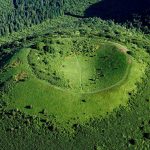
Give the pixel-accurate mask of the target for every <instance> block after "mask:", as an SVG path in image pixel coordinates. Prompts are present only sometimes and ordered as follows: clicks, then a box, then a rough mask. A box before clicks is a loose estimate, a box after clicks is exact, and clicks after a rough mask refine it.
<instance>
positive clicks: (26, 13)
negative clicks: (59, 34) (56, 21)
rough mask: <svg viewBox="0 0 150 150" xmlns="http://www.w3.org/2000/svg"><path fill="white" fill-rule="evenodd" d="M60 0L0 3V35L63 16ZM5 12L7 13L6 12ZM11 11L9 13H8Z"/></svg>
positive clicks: (25, 0) (15, 0)
mask: <svg viewBox="0 0 150 150" xmlns="http://www.w3.org/2000/svg"><path fill="white" fill-rule="evenodd" d="M62 4H63V1H62V0H13V1H12V0H9V1H8V0H7V1H2V3H1V16H0V35H5V34H8V33H12V32H13V31H18V30H19V29H22V28H24V27H30V26H31V25H32V24H38V23H41V22H42V21H43V20H46V19H49V18H53V17H55V16H59V15H61V14H63V11H62ZM6 10H7V11H6ZM8 10H11V11H8Z"/></svg>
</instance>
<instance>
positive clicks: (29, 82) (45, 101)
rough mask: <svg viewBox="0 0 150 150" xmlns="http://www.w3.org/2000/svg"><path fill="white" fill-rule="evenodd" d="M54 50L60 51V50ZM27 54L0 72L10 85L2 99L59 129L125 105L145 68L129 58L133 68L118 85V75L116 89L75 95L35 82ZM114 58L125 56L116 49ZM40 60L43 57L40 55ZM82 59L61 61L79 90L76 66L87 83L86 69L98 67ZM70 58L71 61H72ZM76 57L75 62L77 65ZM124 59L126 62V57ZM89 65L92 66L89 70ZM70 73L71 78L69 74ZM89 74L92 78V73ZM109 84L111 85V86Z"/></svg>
mask: <svg viewBox="0 0 150 150" xmlns="http://www.w3.org/2000/svg"><path fill="white" fill-rule="evenodd" d="M108 45H109V44H108ZM64 47H65V46H64ZM104 47H105V46H104ZM106 47H107V46H106ZM109 47H110V46H109ZM57 50H58V51H59V48H58V49H57ZM30 51H31V49H30V48H28V49H27V48H26V49H22V50H20V51H19V52H17V53H16V54H15V55H14V56H13V58H12V59H11V60H10V61H9V62H8V65H6V66H5V67H6V68H5V69H4V71H2V73H1V80H2V81H3V82H4V81H7V83H9V89H7V93H5V92H4V93H3V99H5V98H6V97H5V96H7V97H9V101H10V103H9V108H18V109H19V110H21V111H23V112H25V113H27V114H30V115H31V114H32V115H36V116H41V117H43V118H49V119H51V118H53V119H54V118H55V119H54V120H55V121H54V122H55V123H56V124H57V125H58V124H59V126H63V127H68V126H69V127H70V126H72V125H73V124H74V123H84V122H86V121H88V120H89V119H90V118H95V117H99V116H103V115H105V114H107V113H108V112H112V111H113V109H115V108H116V107H118V106H119V105H126V103H127V101H128V97H129V95H128V93H129V92H131V91H133V90H134V91H135V92H136V84H135V83H136V82H137V81H140V78H141V76H142V75H143V74H144V70H145V68H146V65H145V64H144V63H143V62H141V63H139V62H137V61H136V60H135V59H134V58H132V66H131V69H130V71H129V72H128V73H127V75H126V73H124V72H123V70H124V69H123V70H121V71H120V74H119V76H118V78H119V79H117V81H118V80H120V79H122V77H121V75H122V76H123V77H125V78H124V79H123V82H121V83H120V84H119V85H118V86H114V87H113V88H111V89H109V88H108V89H107V90H104V91H99V92H96V93H90V92H88V93H82V92H81V89H80V92H77V93H76V92H74V91H75V90H72V91H71V90H70V91H69V90H60V88H59V86H58V88H57V87H54V86H52V85H51V84H49V82H47V81H46V80H43V79H42V80H41V79H40V78H37V76H36V75H35V73H33V69H32V68H31V66H30V65H29V64H28V61H29V60H28V54H29V53H30ZM110 51H111V50H110ZM39 52H40V51H39ZM101 52H102V54H101ZM79 53H81V54H82V51H80V52H79ZM30 54H31V53H30ZM76 54H77V52H76ZM104 54H108V51H107V49H106V51H104V52H103V51H98V56H101V55H102V56H103V55H104ZM116 54H117V55H116V57H117V59H118V58H119V59H118V61H121V60H120V54H121V58H122V54H123V57H124V55H125V54H124V53H122V52H120V51H118V49H117V50H116ZM78 55H79V54H78ZM30 56H32V55H30ZM37 56H38V57H39V58H40V55H39V53H37ZM42 56H44V55H43V54H42ZM81 56H82V55H81ZM81 56H80V55H79V56H76V55H71V56H68V58H67V57H64V59H66V60H67V61H63V65H68V66H67V67H66V69H65V70H64V73H65V77H66V78H71V79H72V81H74V82H75V84H74V85H75V86H78V88H79V85H80V84H81V81H80V80H79V79H80V71H79V70H80V68H79V66H78V65H79V64H78V63H80V64H81V65H80V67H82V68H81V69H82V71H83V72H84V73H82V80H83V81H86V79H87V78H89V75H88V71H89V70H90V69H89V67H92V66H93V65H96V66H97V60H96V62H95V60H94V59H91V58H90V59H91V60H90V59H89V60H90V61H89V62H88V63H87V62H86V63H85V58H88V57H87V56H84V57H81ZM38 57H35V58H34V57H32V60H33V61H34V59H36V61H37V58H38ZM69 57H71V61H70V58H69ZM76 57H77V58H78V61H77V58H76ZM58 58H60V57H58ZM92 58H93V57H92ZM124 58H125V60H126V56H125V57H124ZM130 59H131V58H130ZM18 60H21V63H17V65H15V67H8V66H12V64H14V62H17V61H18ZM39 60H40V59H39ZM49 60H50V62H51V63H55V62H56V60H57V61H58V60H59V59H56V60H55V62H52V60H51V59H49ZM115 60H116V58H115ZM18 62H19V61H18ZM83 62H84V63H83ZM106 62H107V61H106ZM72 63H73V64H72ZM124 63H126V61H123V63H122V64H123V65H124ZM15 64H16V63H15ZM36 64H37V65H40V67H39V68H42V69H43V66H42V67H41V62H40V61H39V63H36ZM58 64H59V63H58ZM60 64H61V63H60ZM74 64H75V65H74ZM90 64H92V65H91V66H90ZM108 64H109V63H108ZM102 65H104V64H102ZM56 66H57V65H56ZM72 67H75V68H76V69H75V70H74V69H72ZM84 67H85V68H84ZM87 67H88V69H87ZM141 68H142V69H141ZM121 69H122V66H121ZM59 70H61V69H59ZM72 71H73V73H74V74H71V73H70V72H72ZM75 71H78V72H77V73H76V74H78V75H77V76H76V74H75ZM85 71H87V72H85ZM106 71H107V70H106ZM67 72H68V74H67ZM118 73H119V72H117V74H118ZM89 74H91V72H90V73H89ZM87 75H88V77H86V78H85V76H87ZM75 77H76V78H78V80H76V78H75ZM84 78H85V79H84ZM112 78H113V76H111V78H110V79H109V81H111V79H112ZM114 79H115V76H114ZM83 81H82V82H83ZM105 82H106V81H105ZM106 83H107V82H106ZM115 83H116V82H115ZM99 84H100V83H98V86H100V85H99ZM111 84H114V83H113V82H112V83H111ZM89 85H90V84H89ZM75 86H74V87H73V88H74V89H75V88H76V87H75ZM109 86H110V85H109V84H108V87H109ZM83 88H84V87H83ZM90 90H91V89H90ZM92 90H93V89H92ZM39 91H40V92H39ZM86 92H87V91H86ZM27 106H30V109H27ZM43 109H44V110H45V111H46V114H44V115H42V114H41V113H40V112H41V111H42V110H43Z"/></svg>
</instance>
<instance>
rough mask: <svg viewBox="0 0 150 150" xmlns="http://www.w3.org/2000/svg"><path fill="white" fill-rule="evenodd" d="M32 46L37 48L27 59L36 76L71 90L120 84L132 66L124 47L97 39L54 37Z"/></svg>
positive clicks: (88, 89)
mask: <svg viewBox="0 0 150 150" xmlns="http://www.w3.org/2000/svg"><path fill="white" fill-rule="evenodd" d="M50 43H51V44H50ZM32 48H36V49H32V50H31V52H30V54H29V57H28V58H29V64H30V65H31V68H32V70H33V72H34V73H35V75H36V76H37V77H38V78H40V79H42V80H45V81H47V82H49V83H50V84H51V85H53V86H56V87H57V88H60V89H62V90H71V91H73V92H79V93H87V92H98V91H101V90H104V89H108V88H111V87H113V86H115V85H119V83H121V81H123V79H124V78H125V76H126V75H127V74H128V71H129V68H130V65H131V60H130V58H129V56H127V54H126V52H125V51H123V48H121V47H118V46H117V44H114V43H107V42H106V43H101V40H98V39H96V40H92V39H88V38H78V39H76V38H73V39H71V38H62V39H59V38H56V39H51V40H49V41H48V40H47V41H46V43H37V44H36V45H33V46H32Z"/></svg>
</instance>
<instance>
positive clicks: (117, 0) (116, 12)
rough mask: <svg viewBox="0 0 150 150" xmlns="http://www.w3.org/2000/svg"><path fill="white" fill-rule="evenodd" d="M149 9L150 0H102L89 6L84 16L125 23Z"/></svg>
mask: <svg viewBox="0 0 150 150" xmlns="http://www.w3.org/2000/svg"><path fill="white" fill-rule="evenodd" d="M147 9H150V0H102V1H101V2H98V3H96V4H94V5H91V6H90V7H89V8H87V9H86V11H85V15H84V16H85V17H86V18H87V17H100V18H101V19H104V20H114V21H115V22H119V23H123V22H126V21H127V20H130V19H132V18H133V15H134V14H138V15H140V14H143V12H144V11H146V10H147Z"/></svg>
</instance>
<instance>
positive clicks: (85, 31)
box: [0, 0, 150, 150]
mask: <svg viewBox="0 0 150 150" xmlns="http://www.w3.org/2000/svg"><path fill="white" fill-rule="evenodd" d="M0 2H1V1H0ZM5 2H6V3H5ZM5 2H4V1H2V3H1V4H2V5H1V6H0V12H5V13H6V14H7V13H8V12H10V13H11V10H14V9H15V11H17V10H18V9H21V7H19V8H17V6H20V5H21V6H22V7H24V6H25V5H24V4H25V3H22V2H27V1H23V0H22V1H19V0H17V1H8V0H6V1H5ZM13 2H14V3H15V4H16V5H15V7H16V8H14V3H13ZM19 2H21V3H19ZM28 2H29V3H28V4H30V0H29V1H28ZM32 2H33V3H32V4H33V7H34V8H35V9H33V11H34V10H36V9H38V7H39V2H41V3H42V2H46V1H44V0H43V1H37V2H36V3H35V2H34V1H32ZM48 2H50V1H48ZM53 2H54V3H55V2H56V3H57V2H60V3H61V2H62V1H53ZM95 2H96V0H92V1H89V0H85V1H78V0H77V1H73V0H72V1H67V0H65V1H64V11H65V13H68V12H69V13H72V14H77V15H83V12H84V10H85V9H86V8H88V7H89V5H91V4H92V3H95ZM36 4H37V5H36ZM80 5H82V6H81V7H79V6H80ZM45 6H46V8H47V6H48V5H45ZM53 6H54V5H52V7H53ZM61 7H62V6H61V5H60V7H59V8H61ZM6 8H7V9H8V11H5V9H6ZM31 8H32V7H31ZM40 8H41V11H43V10H45V9H46V8H45V7H40ZM53 8H54V7H53ZM71 8H72V9H71ZM52 10H53V9H52ZM54 10H55V8H54ZM47 11H49V9H47ZM60 11H61V12H60ZM12 12H13V11H12ZM18 12H19V11H18ZM28 12H30V10H29V11H28ZM58 12H59V13H60V14H61V13H63V12H62V10H60V9H59V10H58ZM52 14H53V11H52ZM60 14H57V15H56V16H58V15H60ZM35 16H36V17H38V16H39V18H40V16H42V14H41V15H35ZM54 16H55V15H54ZM48 18H49V17H48ZM46 19H47V18H45V19H44V20H45V21H43V20H41V21H39V22H37V25H35V24H36V23H35V24H34V23H33V24H34V25H32V26H31V27H29V26H28V28H24V27H25V26H24V27H23V28H24V29H23V28H22V30H20V31H18V29H19V28H18V29H17V30H16V31H17V32H14V30H13V31H12V33H11V34H9V35H5V36H1V37H0V145H1V149H2V150H8V149H10V150H16V149H19V150H26V149H29V150H30V149H37V150H47V149H56V150H57V149H58V150H59V149H62V150H68V149H73V150H80V149H81V150H82V149H86V150H93V149H94V150H99V149H102V150H127V149H129V150H130V149H131V150H134V149H135V150H136V149H137V150H148V149H150V119H149V116H150V90H149V87H150V55H149V54H150V42H149V41H150V35H149V34H145V33H143V32H142V31H141V30H139V29H137V28H134V27H133V26H132V28H129V27H128V26H126V25H119V24H116V23H114V22H113V21H104V20H101V19H99V18H96V17H95V18H76V17H71V16H66V15H65V16H60V17H57V18H55V19H54V18H53V19H51V17H50V19H47V20H46ZM33 20H34V19H33ZM42 21H43V22H42ZM148 30H149V29H148ZM147 33H148V32H147Z"/></svg>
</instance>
